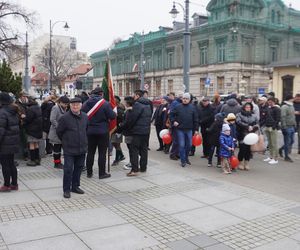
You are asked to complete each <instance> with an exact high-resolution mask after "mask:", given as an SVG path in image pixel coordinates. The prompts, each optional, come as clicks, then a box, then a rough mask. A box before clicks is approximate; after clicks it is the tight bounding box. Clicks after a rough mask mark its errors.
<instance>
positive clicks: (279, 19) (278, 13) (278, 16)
mask: <svg viewBox="0 0 300 250" xmlns="http://www.w3.org/2000/svg"><path fill="white" fill-rule="evenodd" d="M277 23H278V24H280V23H281V15H280V12H279V11H278V12H277Z"/></svg>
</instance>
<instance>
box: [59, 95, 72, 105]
mask: <svg viewBox="0 0 300 250" xmlns="http://www.w3.org/2000/svg"><path fill="white" fill-rule="evenodd" d="M58 102H62V103H70V99H69V98H68V97H67V96H65V95H64V96H61V97H59V99H58Z"/></svg>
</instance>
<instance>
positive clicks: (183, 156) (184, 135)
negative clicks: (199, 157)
mask: <svg viewBox="0 0 300 250" xmlns="http://www.w3.org/2000/svg"><path fill="white" fill-rule="evenodd" d="M192 136H193V131H192V130H182V129H177V138H178V142H179V155H180V160H181V163H186V162H187V160H188V156H189V153H190V150H191V146H192Z"/></svg>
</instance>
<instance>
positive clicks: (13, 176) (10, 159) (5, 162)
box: [0, 154, 18, 187]
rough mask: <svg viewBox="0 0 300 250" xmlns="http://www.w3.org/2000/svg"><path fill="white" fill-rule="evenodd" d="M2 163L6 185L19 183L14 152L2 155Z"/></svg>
mask: <svg viewBox="0 0 300 250" xmlns="http://www.w3.org/2000/svg"><path fill="white" fill-rule="evenodd" d="M0 163H1V165H2V173H3V178H4V186H6V187H9V186H10V185H13V186H16V185H17V184H18V171H17V168H16V166H15V163H14V154H8V155H0ZM10 180H11V182H10Z"/></svg>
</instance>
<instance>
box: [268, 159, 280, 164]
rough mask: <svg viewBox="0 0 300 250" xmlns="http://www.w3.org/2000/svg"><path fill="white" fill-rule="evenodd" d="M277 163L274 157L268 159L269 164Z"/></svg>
mask: <svg viewBox="0 0 300 250" xmlns="http://www.w3.org/2000/svg"><path fill="white" fill-rule="evenodd" d="M277 163H278V161H277V160H275V159H272V160H270V161H269V164H271V165H274V164H277Z"/></svg>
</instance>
